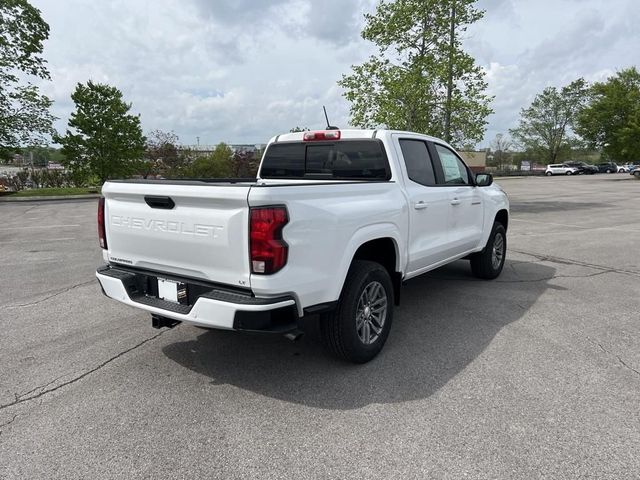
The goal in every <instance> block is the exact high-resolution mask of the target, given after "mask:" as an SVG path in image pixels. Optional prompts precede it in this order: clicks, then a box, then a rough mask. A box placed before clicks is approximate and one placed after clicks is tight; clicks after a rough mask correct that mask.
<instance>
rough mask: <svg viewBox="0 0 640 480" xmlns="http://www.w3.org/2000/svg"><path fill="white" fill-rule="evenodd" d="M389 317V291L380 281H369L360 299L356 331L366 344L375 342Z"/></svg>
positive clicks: (357, 309)
mask: <svg viewBox="0 0 640 480" xmlns="http://www.w3.org/2000/svg"><path fill="white" fill-rule="evenodd" d="M386 319H387V292H386V291H385V289H384V287H383V286H382V284H381V283H380V282H376V281H373V282H371V283H369V284H368V285H367V286H366V287H364V290H362V294H361V295H360V298H359V299H358V307H357V308H356V331H357V332H358V337H359V338H360V341H361V342H362V343H364V344H365V345H371V344H372V343H374V342H375V341H376V340H377V339H378V338H379V337H380V334H381V333H382V329H383V327H384V322H385V321H386Z"/></svg>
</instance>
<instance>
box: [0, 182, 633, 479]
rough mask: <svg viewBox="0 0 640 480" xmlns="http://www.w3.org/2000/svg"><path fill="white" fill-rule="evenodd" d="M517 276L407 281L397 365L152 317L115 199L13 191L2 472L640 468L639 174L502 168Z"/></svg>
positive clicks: (254, 473)
mask: <svg viewBox="0 0 640 480" xmlns="http://www.w3.org/2000/svg"><path fill="white" fill-rule="evenodd" d="M499 183H501V185H502V186H503V188H504V189H505V190H506V191H507V192H508V193H509V195H510V198H511V202H512V219H511V224H510V228H509V235H508V241H509V251H508V257H507V264H506V268H505V270H504V272H503V274H502V276H501V277H500V278H499V279H498V280H497V281H494V282H484V281H479V280H476V279H475V278H473V277H471V276H470V274H469V269H468V265H467V263H466V262H464V261H461V262H457V263H455V264H453V265H450V266H448V267H445V268H442V269H439V270H436V271H434V272H431V273H430V274H428V275H426V276H424V277H421V278H419V279H415V280H412V281H410V282H408V283H407V285H406V287H405V289H404V291H403V298H402V301H403V304H402V305H401V307H400V308H399V309H398V310H397V311H396V315H395V318H394V326H393V329H392V332H391V336H390V338H389V341H388V343H387V345H386V347H385V349H384V351H383V353H382V354H381V355H380V357H379V358H377V359H376V360H375V361H373V362H371V363H370V364H367V365H363V366H352V365H346V364H344V363H341V362H339V361H336V360H334V359H333V358H331V357H330V356H327V355H326V354H325V353H324V352H323V350H322V349H321V348H320V347H319V345H318V332H317V319H313V318H311V319H307V320H305V328H306V330H307V335H306V336H305V337H303V339H302V340H301V341H299V342H296V343H293V342H290V341H289V340H286V339H284V338H281V337H272V336H260V335H243V334H236V333H233V332H219V331H205V330H201V329H197V328H194V327H188V326H179V327H178V328H176V329H173V330H163V331H156V330H153V329H151V327H150V321H149V319H148V317H147V315H146V314H143V313H141V312H139V311H137V310H135V309H130V308H128V307H125V306H122V305H120V304H117V303H115V302H112V301H108V300H107V299H105V298H104V297H103V296H102V294H101V293H100V288H99V287H98V285H97V283H96V282H95V280H94V271H95V268H96V267H97V266H98V265H100V264H101V263H102V257H101V253H100V251H99V248H98V246H97V239H96V233H95V232H96V225H95V210H96V202H95V201H93V200H90V201H69V202H41V203H24V204H7V203H5V204H0V265H1V266H2V268H0V328H1V329H2V330H1V331H2V334H1V335H0V478H2V479H14V478H15V479H18V478H95V479H100V478H127V479H129V478H187V477H189V478H201V477H206V478H224V479H227V478H293V477H295V478H301V479H305V478H340V479H343V478H384V479H388V478H399V479H400V478H401V479H406V478H451V479H459V478H462V477H466V478H598V479H601V478H611V479H620V478H636V477H639V476H640V408H639V406H640V373H639V372H640V313H639V309H638V299H639V298H640V281H639V279H638V277H640V251H638V245H640V228H639V227H638V226H639V225H640V210H638V208H637V205H639V204H640V202H639V200H640V182H637V181H633V179H632V178H631V177H630V176H628V175H596V176H590V177H558V178H555V177H554V178H531V179H505V180H501V181H499Z"/></svg>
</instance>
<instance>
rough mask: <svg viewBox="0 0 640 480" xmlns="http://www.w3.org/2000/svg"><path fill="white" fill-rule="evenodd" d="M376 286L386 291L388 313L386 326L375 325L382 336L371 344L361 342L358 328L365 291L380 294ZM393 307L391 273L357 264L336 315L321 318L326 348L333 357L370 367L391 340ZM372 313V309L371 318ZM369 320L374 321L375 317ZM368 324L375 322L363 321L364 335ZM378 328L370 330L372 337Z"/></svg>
mask: <svg viewBox="0 0 640 480" xmlns="http://www.w3.org/2000/svg"><path fill="white" fill-rule="evenodd" d="M376 284H377V285H380V287H381V288H382V290H384V295H386V309H385V311H384V319H383V321H382V325H379V324H377V323H376V324H374V326H376V327H381V328H380V331H379V333H378V334H377V336H376V338H375V339H372V338H371V336H370V337H369V340H372V341H371V343H369V344H367V343H365V341H364V340H363V339H362V338H361V336H360V334H359V332H358V327H357V325H356V324H357V317H358V307H359V304H360V299H361V297H363V295H364V291H365V289H367V288H369V289H371V288H375V289H376V292H379V289H378V287H377V285H376ZM393 305H394V296H393V284H392V283H391V278H390V277H389V273H388V272H387V270H386V269H385V268H384V267H383V266H382V265H380V264H379V263H375V262H370V261H365V260H355V261H354V262H353V264H352V265H351V268H350V269H349V273H348V274H347V279H346V280H345V283H344V287H343V288H342V293H341V294H340V300H339V302H338V306H337V307H336V309H335V310H334V311H333V312H331V313H328V314H325V315H323V316H322V317H321V318H320V332H321V334H322V339H323V341H324V344H325V346H326V347H327V348H328V350H329V351H330V352H331V353H333V354H334V355H336V356H337V357H339V358H342V359H344V360H347V361H349V362H353V363H366V362H368V361H370V360H372V359H373V358H374V357H375V356H376V355H378V353H380V350H382V347H383V346H384V343H385V342H386V341H387V337H388V336H389V331H390V330H391V323H392V321H393ZM371 312H372V310H371V309H369V314H371ZM368 318H371V315H370V316H369V317H368ZM367 321H368V322H369V324H368V325H371V321H375V320H371V321H369V320H363V332H364V328H365V326H364V322H367ZM374 326H366V329H367V330H366V331H367V332H369V335H375V330H373V328H374ZM371 332H373V334H371ZM365 336H366V335H365Z"/></svg>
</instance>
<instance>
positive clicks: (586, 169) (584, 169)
mask: <svg viewBox="0 0 640 480" xmlns="http://www.w3.org/2000/svg"><path fill="white" fill-rule="evenodd" d="M564 163H565V165H569V166H570V167H575V168H577V169H578V174H580V175H582V174H585V175H592V174H594V173H598V172H599V171H600V169H599V168H598V167H596V166H595V165H589V164H588V163H586V162H564Z"/></svg>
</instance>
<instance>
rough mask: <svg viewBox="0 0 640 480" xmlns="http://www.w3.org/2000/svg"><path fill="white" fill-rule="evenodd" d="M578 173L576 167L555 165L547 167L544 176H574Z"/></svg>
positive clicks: (561, 164)
mask: <svg viewBox="0 0 640 480" xmlns="http://www.w3.org/2000/svg"><path fill="white" fill-rule="evenodd" d="M576 173H578V169H577V168H576V167H570V166H569V165H566V164H564V163H554V164H553V165H547V169H546V170H545V172H544V174H545V175H546V176H548V177H550V176H551V175H574V174H576Z"/></svg>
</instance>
